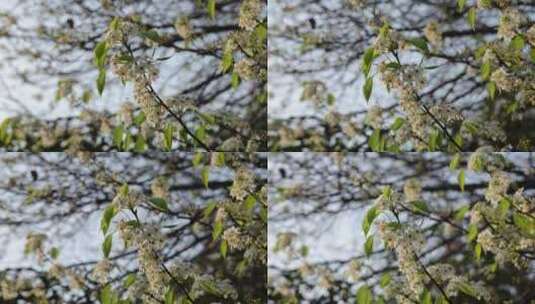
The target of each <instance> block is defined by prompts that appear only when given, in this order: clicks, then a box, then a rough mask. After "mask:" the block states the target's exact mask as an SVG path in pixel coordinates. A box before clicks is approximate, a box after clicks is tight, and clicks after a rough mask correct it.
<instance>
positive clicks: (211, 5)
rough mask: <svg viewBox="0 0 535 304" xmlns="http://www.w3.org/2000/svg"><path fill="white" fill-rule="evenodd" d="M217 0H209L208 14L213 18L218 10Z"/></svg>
mask: <svg viewBox="0 0 535 304" xmlns="http://www.w3.org/2000/svg"><path fill="white" fill-rule="evenodd" d="M215 1H216V0H208V5H207V7H206V8H207V10H208V16H210V18H212V19H214V18H215V12H216V7H215Z"/></svg>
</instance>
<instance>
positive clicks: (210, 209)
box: [203, 201, 217, 218]
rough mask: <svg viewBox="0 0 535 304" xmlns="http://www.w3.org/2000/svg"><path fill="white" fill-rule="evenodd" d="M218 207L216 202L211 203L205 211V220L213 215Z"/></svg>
mask: <svg viewBox="0 0 535 304" xmlns="http://www.w3.org/2000/svg"><path fill="white" fill-rule="evenodd" d="M216 206H217V203H216V202H214V201H211V202H209V203H208V204H207V205H206V207H205V208H204V211H203V216H204V218H208V217H209V216H210V215H211V214H212V212H214V210H215V207H216Z"/></svg>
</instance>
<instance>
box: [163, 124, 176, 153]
mask: <svg viewBox="0 0 535 304" xmlns="http://www.w3.org/2000/svg"><path fill="white" fill-rule="evenodd" d="M174 132H175V127H174V126H173V125H172V124H170V123H168V124H167V125H166V126H165V129H164V130H163V139H164V148H165V150H167V151H171V149H172V148H173V133H174Z"/></svg>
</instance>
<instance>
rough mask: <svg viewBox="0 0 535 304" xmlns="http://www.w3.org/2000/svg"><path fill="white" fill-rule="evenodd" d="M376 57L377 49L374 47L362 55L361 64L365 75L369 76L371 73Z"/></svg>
mask: <svg viewBox="0 0 535 304" xmlns="http://www.w3.org/2000/svg"><path fill="white" fill-rule="evenodd" d="M374 59H375V50H374V49H373V47H370V48H368V49H367V50H366V51H365V52H364V55H363V56H362V64H361V71H362V73H363V74H364V76H366V77H367V76H368V74H370V69H371V67H372V63H373V60H374Z"/></svg>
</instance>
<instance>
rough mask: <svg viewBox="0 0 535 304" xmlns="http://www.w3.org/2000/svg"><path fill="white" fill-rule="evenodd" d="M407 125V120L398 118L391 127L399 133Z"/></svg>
mask: <svg viewBox="0 0 535 304" xmlns="http://www.w3.org/2000/svg"><path fill="white" fill-rule="evenodd" d="M404 124H405V119H403V118H401V117H396V120H395V121H394V123H392V125H391V126H390V130H392V131H397V130H399V129H400V128H401V127H402V126H403V125H404Z"/></svg>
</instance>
